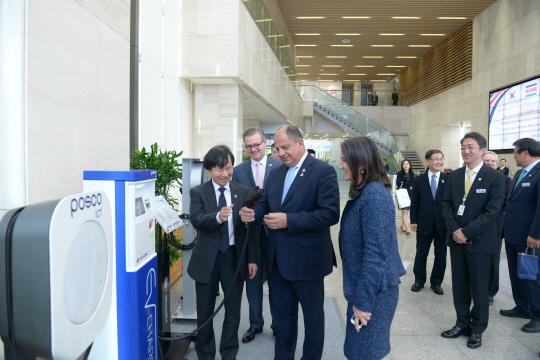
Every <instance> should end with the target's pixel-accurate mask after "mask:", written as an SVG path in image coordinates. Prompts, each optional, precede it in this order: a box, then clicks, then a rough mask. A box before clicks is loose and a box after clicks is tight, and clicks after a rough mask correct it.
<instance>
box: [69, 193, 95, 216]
mask: <svg viewBox="0 0 540 360" xmlns="http://www.w3.org/2000/svg"><path fill="white" fill-rule="evenodd" d="M102 200H103V199H102V196H101V193H97V194H92V196H90V195H86V197H84V198H83V197H82V196H81V197H80V198H78V199H77V198H75V199H72V200H71V217H73V214H74V213H76V212H77V211H83V210H84V209H90V208H91V207H94V206H98V205H101V201H102ZM96 215H97V213H96ZM100 215H101V211H100Z"/></svg>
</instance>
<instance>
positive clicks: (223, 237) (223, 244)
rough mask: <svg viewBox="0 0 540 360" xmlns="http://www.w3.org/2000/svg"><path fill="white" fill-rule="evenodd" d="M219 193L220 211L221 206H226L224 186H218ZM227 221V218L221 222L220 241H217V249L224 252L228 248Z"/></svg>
mask: <svg viewBox="0 0 540 360" xmlns="http://www.w3.org/2000/svg"><path fill="white" fill-rule="evenodd" d="M219 191H221V195H219V202H218V208H219V211H221V209H222V208H224V207H227V200H225V195H224V193H225V188H224V187H220V188H219ZM229 247H230V245H229V221H228V219H227V220H225V221H224V222H222V223H221V241H220V243H219V251H220V252H222V253H225V252H226V251H227V250H229Z"/></svg>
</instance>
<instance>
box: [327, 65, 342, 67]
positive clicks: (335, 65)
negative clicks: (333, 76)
mask: <svg viewBox="0 0 540 360" xmlns="http://www.w3.org/2000/svg"><path fill="white" fill-rule="evenodd" d="M322 67H343V66H341V65H323V66H322Z"/></svg>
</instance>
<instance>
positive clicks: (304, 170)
mask: <svg viewBox="0 0 540 360" xmlns="http://www.w3.org/2000/svg"><path fill="white" fill-rule="evenodd" d="M302 172H306V169H302ZM529 176H530V175H529Z"/></svg>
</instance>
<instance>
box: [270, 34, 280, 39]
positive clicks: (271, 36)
mask: <svg viewBox="0 0 540 360" xmlns="http://www.w3.org/2000/svg"><path fill="white" fill-rule="evenodd" d="M279 36H283V34H281V35H268V36H267V37H269V38H273V37H279Z"/></svg>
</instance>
